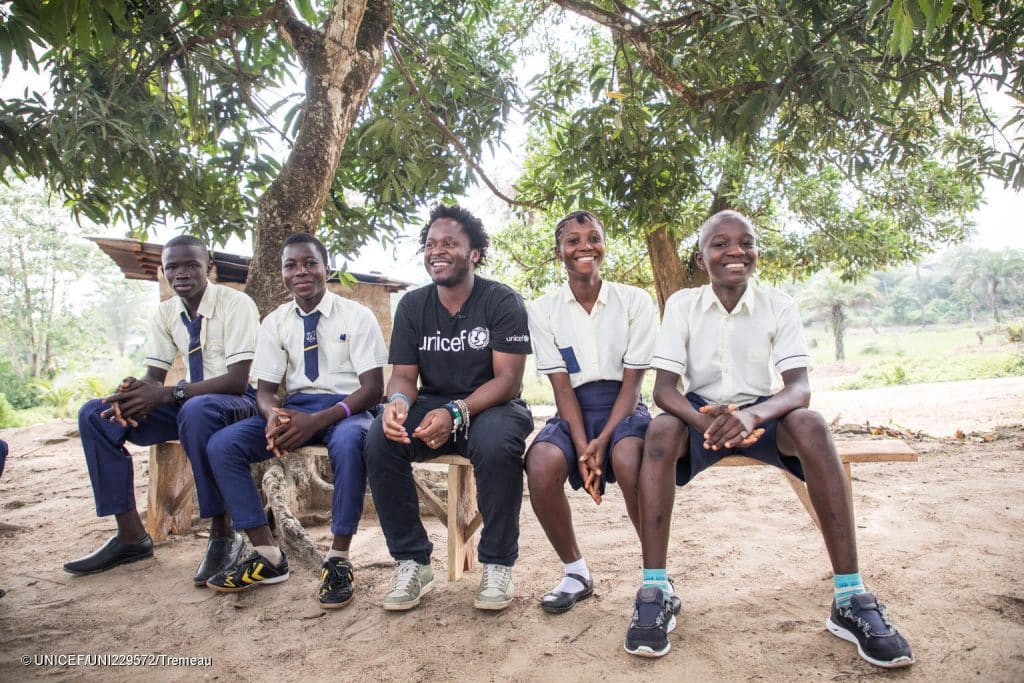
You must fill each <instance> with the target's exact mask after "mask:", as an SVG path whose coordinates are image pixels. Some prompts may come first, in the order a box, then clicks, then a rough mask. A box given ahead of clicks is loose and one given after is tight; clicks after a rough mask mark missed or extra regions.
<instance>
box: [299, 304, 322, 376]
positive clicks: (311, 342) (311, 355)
mask: <svg viewBox="0 0 1024 683" xmlns="http://www.w3.org/2000/svg"><path fill="white" fill-rule="evenodd" d="M295 312H296V313H298V315H299V317H300V318H302V325H303V328H304V331H305V335H304V336H303V342H302V354H303V365H304V366H305V371H306V377H308V378H309V381H311V382H312V381H315V380H316V378H317V377H319V376H320V367H319V363H320V354H319V352H318V351H319V349H318V347H319V344H317V341H316V324H317V323H318V322H320V311H313V312H312V313H310V314H309V315H302V313H301V312H300V311H299V310H298V309H296V310H295Z"/></svg>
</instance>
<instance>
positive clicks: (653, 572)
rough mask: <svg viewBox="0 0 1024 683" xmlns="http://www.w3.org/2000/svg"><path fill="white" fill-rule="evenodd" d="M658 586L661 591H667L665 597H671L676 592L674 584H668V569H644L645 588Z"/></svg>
mask: <svg viewBox="0 0 1024 683" xmlns="http://www.w3.org/2000/svg"><path fill="white" fill-rule="evenodd" d="M647 586H657V587H658V588H660V589H661V590H663V591H665V595H671V594H672V593H673V592H674V591H673V590H672V584H670V583H669V582H668V570H667V569H648V568H647V567H644V583H643V587H645V588H646V587H647Z"/></svg>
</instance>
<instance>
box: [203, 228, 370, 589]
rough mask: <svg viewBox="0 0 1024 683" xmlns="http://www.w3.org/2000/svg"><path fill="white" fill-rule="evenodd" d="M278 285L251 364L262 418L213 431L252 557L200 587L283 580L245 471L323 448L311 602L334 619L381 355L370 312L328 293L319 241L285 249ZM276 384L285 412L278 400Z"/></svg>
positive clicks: (346, 580)
mask: <svg viewBox="0 0 1024 683" xmlns="http://www.w3.org/2000/svg"><path fill="white" fill-rule="evenodd" d="M281 275H282V277H283V279H284V283H285V286H286V287H287V288H288V291H289V292H291V294H292V297H293V300H292V301H289V302H288V303H286V304H282V305H281V306H279V307H278V308H277V309H275V310H274V311H272V312H271V313H270V314H269V315H267V317H266V318H265V319H264V321H263V324H262V326H261V327H260V333H259V336H258V338H257V341H256V358H255V360H254V361H253V375H254V376H255V377H256V378H257V379H258V380H259V385H258V387H257V390H256V406H257V408H258V410H259V413H260V414H259V415H258V416H256V417H252V418H250V419H248V420H243V421H242V422H238V423H236V424H234V425H231V427H229V428H227V429H223V430H221V431H219V432H218V433H217V434H215V435H214V436H213V438H212V439H210V448H209V450H210V459H211V462H212V465H213V471H214V476H216V478H217V482H218V484H219V485H220V486H221V489H222V490H223V491H224V492H225V494H224V498H225V501H226V502H227V505H228V509H229V510H231V515H232V517H233V518H234V520H235V526H236V527H238V528H240V529H245V532H246V533H247V534H248V536H249V540H250V541H251V542H252V544H253V547H254V552H253V553H252V554H251V555H250V556H249V557H247V558H246V559H244V560H243V561H242V562H240V563H239V564H238V565H236V566H235V567H233V568H232V569H230V570H228V571H225V572H221V573H219V574H217V575H216V576H214V577H213V578H211V579H210V580H209V581H208V582H207V586H209V587H210V588H212V589H213V590H216V591H219V592H236V591H240V590H245V589H247V588H251V587H254V586H258V585H260V584H274V583H280V582H281V581H284V580H286V579H287V578H288V560H287V558H286V557H285V554H284V552H282V551H281V549H280V548H278V547H277V544H276V543H275V542H274V537H273V535H272V534H271V532H270V527H269V526H268V524H267V517H266V513H265V512H264V509H263V504H262V501H261V500H260V495H259V492H258V491H257V490H256V485H255V482H253V478H252V475H251V474H250V473H249V465H250V464H251V463H254V462H260V461H262V460H266V459H268V458H270V457H274V456H277V457H281V456H283V455H285V454H287V452H288V451H291V450H294V449H296V448H300V447H302V446H305V445H307V444H310V443H316V444H325V445H326V446H327V452H328V455H329V456H330V460H331V468H332V471H333V474H334V494H333V500H332V506H331V531H332V533H333V534H334V542H333V545H332V547H331V550H330V551H329V552H328V553H327V557H326V558H325V560H324V564H323V570H322V572H321V586H320V592H319V595H318V601H319V603H320V606H321V607H323V608H324V609H334V608H339V607H344V606H345V605H348V604H349V603H350V602H351V601H352V594H353V587H352V580H353V576H352V564H351V563H350V561H349V546H350V544H351V541H352V536H353V535H354V534H355V532H356V530H357V528H358V525H359V518H360V517H361V516H362V512H363V496H364V493H365V491H366V467H365V464H364V461H363V440H364V439H365V437H366V430H367V429H368V428H369V426H370V423H371V422H372V421H373V412H372V411H374V410H375V409H376V408H377V406H378V404H379V403H380V399H381V397H382V395H383V387H384V374H383V367H384V364H385V363H386V362H387V349H386V347H385V344H384V336H383V334H382V333H381V330H380V325H379V323H378V322H377V319H376V317H374V315H373V313H372V312H371V311H370V310H369V309H368V308H366V307H365V306H363V305H361V304H358V303H356V302H354V301H349V300H348V299H345V298H342V297H340V296H338V295H337V294H334V293H333V292H330V291H328V290H327V250H326V249H325V248H324V245H323V244H322V243H321V242H320V241H319V240H318V239H316V238H315V237H313V236H312V235H309V234H307V233H295V234H294V235H291V236H290V237H289V238H288V239H286V240H285V242H284V247H283V249H282V253H281ZM282 380H283V381H284V382H285V388H286V391H287V397H286V398H285V400H284V402H283V404H282V403H281V402H280V401H279V399H278V386H279V385H280V383H281V382H282Z"/></svg>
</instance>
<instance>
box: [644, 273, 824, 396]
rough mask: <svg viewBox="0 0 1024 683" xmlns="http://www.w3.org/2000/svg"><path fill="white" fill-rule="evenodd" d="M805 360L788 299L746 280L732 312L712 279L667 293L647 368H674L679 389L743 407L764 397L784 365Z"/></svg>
mask: <svg viewBox="0 0 1024 683" xmlns="http://www.w3.org/2000/svg"><path fill="white" fill-rule="evenodd" d="M809 365H810V356H809V355H808V353H807V342H806V340H805V339H804V332H803V325H802V324H801V322H800V314H799V312H798V311H797V307H796V303H795V302H794V301H793V299H792V297H790V296H788V295H786V294H784V293H782V292H780V291H778V290H776V289H774V288H771V287H758V286H756V285H754V284H748V285H747V290H746V291H745V292H744V293H743V296H742V297H740V300H739V302H738V303H737V304H736V307H735V308H733V310H732V312H731V313H730V312H728V311H726V310H725V307H724V306H722V302H721V301H719V300H718V296H717V295H716V294H715V293H714V291H713V290H712V289H711V285H704V286H703V287H698V288H694V289H683V290H680V291H678V292H676V293H675V294H673V295H672V296H670V297H669V299H668V301H667V302H666V303H665V315H664V317H663V318H662V321H661V331H660V332H659V333H658V341H657V344H656V345H655V347H654V358H653V360H652V361H651V366H652V367H655V368H659V369H661V370H668V371H670V372H674V373H676V374H678V375H679V376H680V378H681V380H680V391H682V392H683V393H684V394H685V393H686V392H689V391H692V392H693V393H695V394H697V395H698V396H700V397H701V398H703V399H704V400H705V401H708V402H709V403H735V404H737V405H744V404H747V403H751V402H753V401H755V400H756V399H757V398H758V397H759V396H770V395H771V393H772V384H773V381H774V380H775V379H776V377H778V376H779V375H781V374H782V373H783V372H785V371H786V370H791V369H793V368H805V367H808V366H809Z"/></svg>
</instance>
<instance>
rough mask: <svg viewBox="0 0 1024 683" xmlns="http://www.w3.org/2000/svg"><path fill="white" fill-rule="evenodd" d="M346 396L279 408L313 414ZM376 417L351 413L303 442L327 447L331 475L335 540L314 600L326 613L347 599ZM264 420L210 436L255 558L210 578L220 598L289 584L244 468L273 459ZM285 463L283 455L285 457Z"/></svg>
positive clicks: (297, 400) (310, 397)
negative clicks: (368, 441)
mask: <svg viewBox="0 0 1024 683" xmlns="http://www.w3.org/2000/svg"><path fill="white" fill-rule="evenodd" d="M342 398H344V397H343V396H338V395H334V394H296V395H293V396H289V397H288V398H287V399H286V400H285V402H284V405H283V408H285V409H289V410H296V411H300V412H303V413H314V412H317V411H319V410H323V409H325V408H328V407H330V406H333V405H336V404H337V403H338V402H339V401H340V400H341V399H342ZM372 419H373V416H372V415H371V414H370V413H369V412H362V413H356V414H355V415H353V416H352V417H350V418H346V419H344V420H342V421H340V422H338V423H336V424H334V425H333V426H331V427H330V428H328V429H327V430H324V431H322V432H321V433H319V434H316V435H314V437H313V438H312V439H310V440H309V442H307V444H305V445H308V444H321V443H326V445H327V451H328V455H329V457H330V459H331V468H332V471H333V474H334V492H333V496H332V510H331V531H332V533H333V534H334V541H333V544H332V547H331V550H330V551H329V552H328V553H327V557H326V558H325V562H324V566H323V571H322V572H321V581H322V584H323V585H321V592H320V596H319V601H320V604H321V606H322V607H324V608H328V609H330V608H336V607H344V606H345V605H347V604H348V603H349V602H350V601H351V599H352V565H351V563H350V562H349V547H350V544H351V541H352V536H353V535H354V534H355V532H356V531H357V529H358V526H359V519H360V517H361V516H362V509H363V495H364V493H365V491H366V475H365V466H364V464H363V458H362V445H363V440H364V438H365V434H366V430H367V427H368V426H369V424H370V423H371V420H372ZM266 426H267V425H266V421H265V420H264V419H263V418H262V417H259V416H256V417H253V418H250V419H248V420H244V421H243V422H239V423H236V424H235V425H232V426H231V427H229V428H227V429H224V430H222V431H220V432H218V433H217V434H216V435H214V437H213V439H211V441H210V444H211V446H210V453H211V460H212V463H211V464H212V467H213V472H214V475H215V477H216V478H217V481H218V483H219V485H220V486H221V487H223V490H224V491H225V500H226V504H227V507H228V509H229V510H230V511H231V514H232V517H233V518H234V519H235V525H236V526H237V527H239V528H241V529H244V530H245V533H246V534H247V535H248V536H249V540H250V541H251V543H252V545H253V548H254V551H255V552H254V553H253V554H252V555H250V556H249V557H248V558H245V559H244V560H243V561H241V562H239V563H237V564H236V565H235V566H234V567H232V568H230V569H227V570H226V571H223V572H220V573H219V574H217V575H216V576H213V577H211V578H210V580H209V582H208V583H207V585H208V586H209V587H210V588H212V589H214V590H217V591H220V592H236V591H239V590H244V589H246V588H250V587H254V586H256V585H260V584H274V583H279V582H281V581H284V580H286V579H287V578H288V576H289V574H288V560H287V557H286V556H285V554H284V552H283V551H282V550H281V549H280V547H279V546H278V544H277V542H276V541H275V540H274V536H273V533H272V532H271V531H270V526H269V525H268V522H267V516H266V512H265V510H264V508H263V504H262V499H261V498H260V494H259V491H258V490H257V488H256V484H255V482H254V481H253V478H252V475H251V474H250V471H249V465H250V464H252V463H256V462H262V461H264V460H268V459H269V458H271V457H273V455H274V454H273V452H271V451H269V450H267V437H266ZM286 457H287V456H286Z"/></svg>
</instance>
